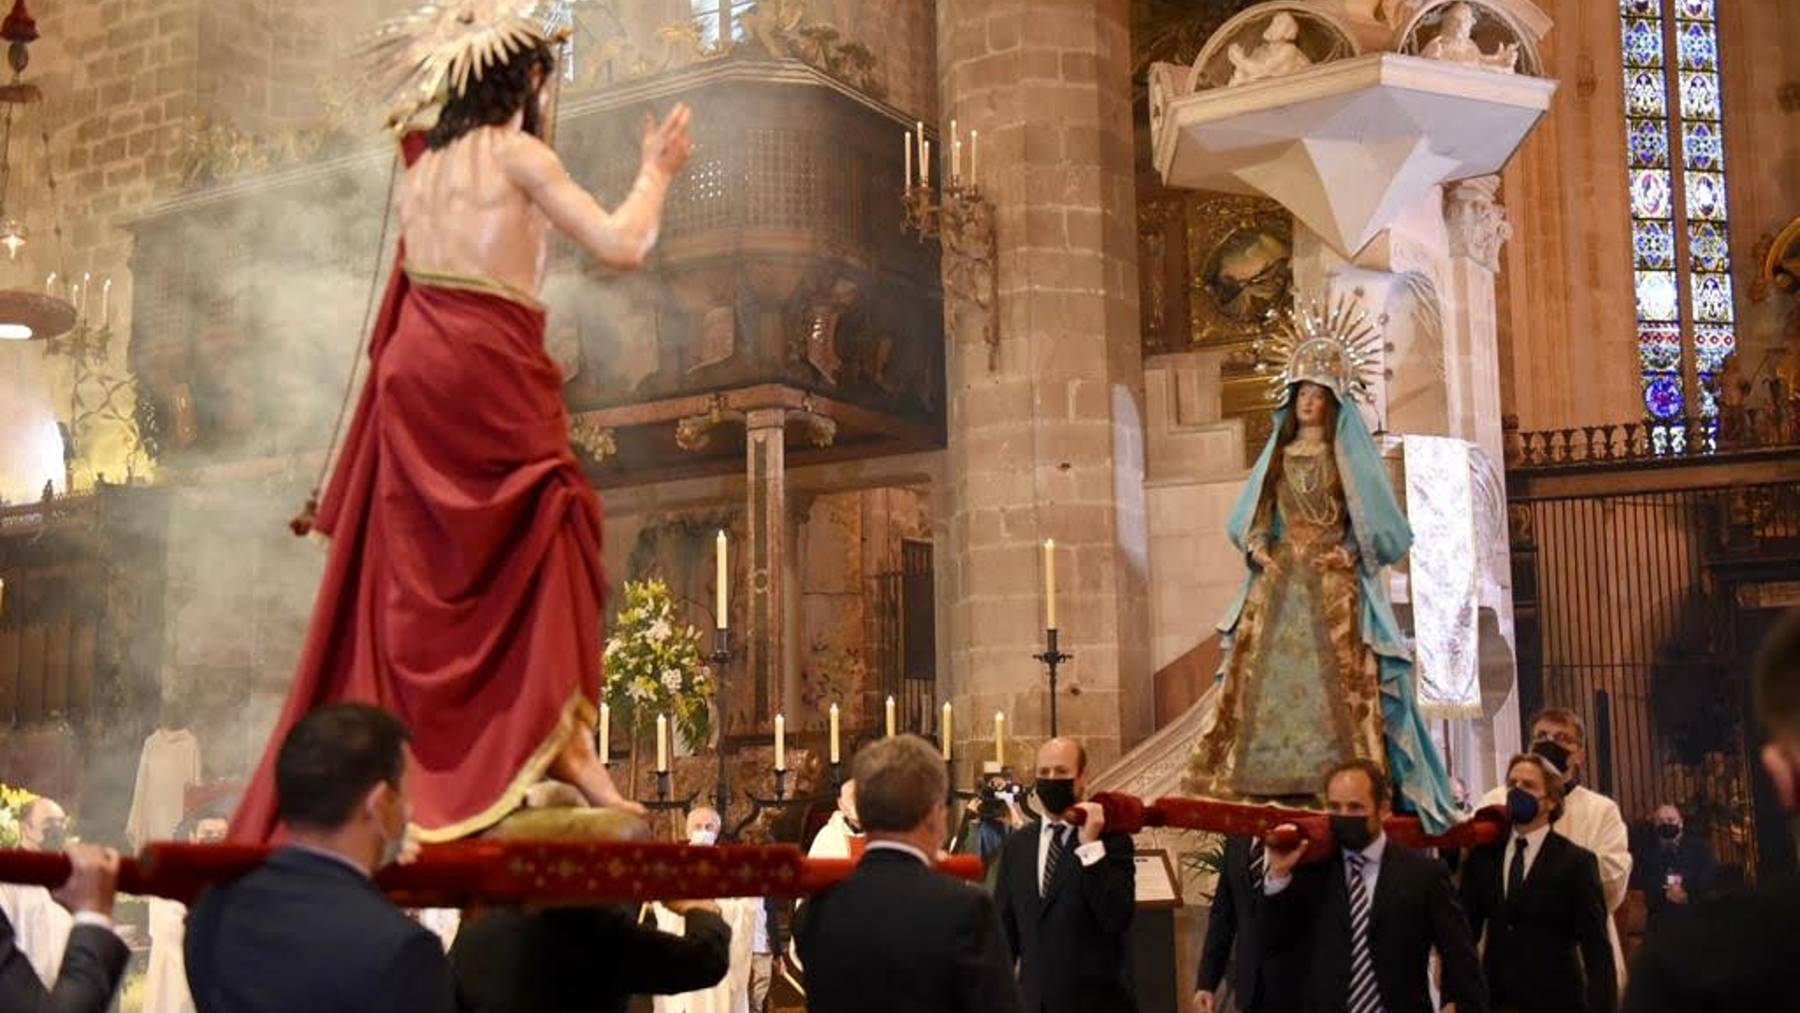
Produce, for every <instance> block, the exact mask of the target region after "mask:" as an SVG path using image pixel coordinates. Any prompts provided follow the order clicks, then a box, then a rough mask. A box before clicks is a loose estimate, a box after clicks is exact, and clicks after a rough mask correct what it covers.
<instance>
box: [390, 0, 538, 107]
mask: <svg viewBox="0 0 1800 1013" xmlns="http://www.w3.org/2000/svg"><path fill="white" fill-rule="evenodd" d="M550 13H551V5H550V4H549V3H546V2H543V0H454V2H450V3H426V4H422V5H421V6H419V7H415V8H414V9H412V10H411V11H408V12H407V13H405V14H401V15H399V16H398V17H395V18H391V19H389V20H388V21H386V22H384V23H383V24H382V25H381V26H380V27H379V28H377V29H376V30H375V33H374V35H373V37H372V38H371V39H370V41H369V42H368V44H367V46H366V48H365V53H366V55H367V57H368V59H369V64H370V74H371V76H372V78H373V82H374V85H375V87H376V88H377V89H379V90H380V91H381V92H382V93H383V94H384V96H385V97H386V99H387V101H389V102H391V103H392V108H391V110H390V111H389V114H388V126H390V127H392V128H394V129H395V130H397V131H402V132H403V131H406V130H411V129H415V128H419V127H423V126H428V125H429V123H428V122H427V121H430V120H434V119H435V118H436V111H437V109H438V108H439V107H440V106H442V105H443V104H444V103H445V102H447V101H449V99H450V98H451V97H452V96H455V95H458V94H461V93H462V91H463V90H464V89H466V88H468V86H469V82H470V81H479V80H481V75H482V74H483V73H485V72H486V71H487V69H488V68H489V67H493V66H498V65H499V64H501V63H503V62H505V61H506V60H508V59H510V58H511V57H512V56H513V55H514V54H516V53H519V52H521V51H523V50H525V49H528V48H530V47H531V46H534V45H537V44H539V43H557V42H563V41H565V40H566V39H567V38H568V37H569V34H570V30H569V29H568V28H567V27H563V28H559V29H555V30H551V29H548V28H546V27H545V23H546V21H547V20H548V19H549V16H550Z"/></svg>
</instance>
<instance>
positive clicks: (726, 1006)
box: [649, 806, 763, 1013]
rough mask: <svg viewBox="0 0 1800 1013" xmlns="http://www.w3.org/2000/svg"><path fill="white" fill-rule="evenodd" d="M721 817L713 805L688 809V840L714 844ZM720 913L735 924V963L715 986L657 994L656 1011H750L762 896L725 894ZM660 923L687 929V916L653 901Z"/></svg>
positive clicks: (667, 928) (673, 931)
mask: <svg viewBox="0 0 1800 1013" xmlns="http://www.w3.org/2000/svg"><path fill="white" fill-rule="evenodd" d="M719 825H720V819H719V814H718V811H717V810H715V809H713V808H712V807H711V806H699V807H697V808H695V809H694V810H693V811H692V812H689V813H688V818H687V835H688V844H689V845H690V846H692V847H696V848H710V847H712V846H713V845H715V844H717V843H718V842H719ZM718 904H719V915H720V917H722V918H724V919H725V924H726V925H728V926H730V928H731V964H730V968H729V969H728V970H727V971H726V972H725V977H724V978H722V979H720V980H719V983H718V984H717V985H714V986H712V987H711V988H703V989H699V990H698V991H694V992H683V993H681V994H679V995H659V996H655V997H654V1001H653V1006H654V1008H655V1010H656V1013H750V961H751V951H752V950H753V949H754V942H755V940H754V937H755V935H756V925H757V922H759V921H760V920H762V917H763V901H762V898H761V897H725V898H721V899H720V900H719V902H718ZM649 907H650V911H651V913H652V914H653V915H654V916H655V918H656V927H657V928H659V929H661V930H662V931H664V932H667V933H669V934H670V935H675V936H680V935H685V934H686V933H687V919H686V918H684V917H682V916H681V915H679V914H676V913H675V912H674V911H671V910H669V909H668V908H667V907H665V906H663V905H662V904H659V903H656V902H654V901H653V902H651V904H650V905H649Z"/></svg>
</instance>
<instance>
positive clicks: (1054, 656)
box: [1032, 626, 1075, 738]
mask: <svg viewBox="0 0 1800 1013" xmlns="http://www.w3.org/2000/svg"><path fill="white" fill-rule="evenodd" d="M1032 657H1034V658H1036V659H1037V660H1039V661H1041V662H1043V663H1044V664H1045V665H1046V666H1048V667H1049V669H1050V737H1051V738H1055V737H1056V668H1057V666H1058V665H1061V664H1062V663H1063V662H1065V661H1070V660H1073V659H1074V657H1075V656H1074V655H1073V654H1065V653H1063V652H1062V651H1060V650H1058V649H1057V646H1056V627H1054V626H1052V627H1050V628H1049V629H1047V630H1045V631H1044V653H1042V654H1034V655H1032Z"/></svg>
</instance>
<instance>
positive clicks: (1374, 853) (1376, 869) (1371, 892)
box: [1263, 834, 1387, 910]
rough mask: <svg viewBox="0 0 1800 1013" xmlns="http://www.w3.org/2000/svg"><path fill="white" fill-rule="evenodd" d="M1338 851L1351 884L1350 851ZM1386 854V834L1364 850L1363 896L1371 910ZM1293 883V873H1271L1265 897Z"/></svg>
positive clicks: (1346, 880)
mask: <svg viewBox="0 0 1800 1013" xmlns="http://www.w3.org/2000/svg"><path fill="white" fill-rule="evenodd" d="M1338 851H1339V852H1340V854H1339V856H1338V861H1340V862H1342V863H1344V882H1345V884H1346V885H1347V884H1348V883H1349V882H1350V859H1349V858H1347V857H1345V856H1347V855H1349V854H1350V850H1349V849H1348V848H1339V849H1338ZM1386 852H1387V835H1386V834H1377V835H1376V836H1375V839H1374V840H1372V841H1370V842H1369V846H1368V847H1366V848H1364V849H1362V856H1363V867H1362V880H1363V894H1364V896H1365V898H1366V899H1367V900H1368V902H1369V908H1370V910H1374V907H1375V881H1376V880H1377V879H1380V878H1381V856H1382V855H1383V854H1385V853H1386ZM1293 881H1294V877H1293V874H1292V873H1289V874H1288V875H1286V876H1277V875H1275V874H1274V873H1270V874H1268V875H1267V876H1264V877H1263V895H1264V896H1267V897H1273V896H1275V895H1276V894H1278V893H1280V892H1281V891H1283V890H1286V889H1287V888H1288V884H1289V883H1292V882H1293Z"/></svg>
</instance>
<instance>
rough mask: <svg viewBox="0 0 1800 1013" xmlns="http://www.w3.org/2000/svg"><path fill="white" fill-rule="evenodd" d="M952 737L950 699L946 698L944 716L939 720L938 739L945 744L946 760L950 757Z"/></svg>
mask: <svg viewBox="0 0 1800 1013" xmlns="http://www.w3.org/2000/svg"><path fill="white" fill-rule="evenodd" d="M951 738H952V734H951V731H950V701H948V700H945V701H944V716H943V719H942V720H940V721H939V722H938V740H939V741H940V742H941V743H942V744H943V747H944V759H946V760H948V759H949V758H950V739H951Z"/></svg>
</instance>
